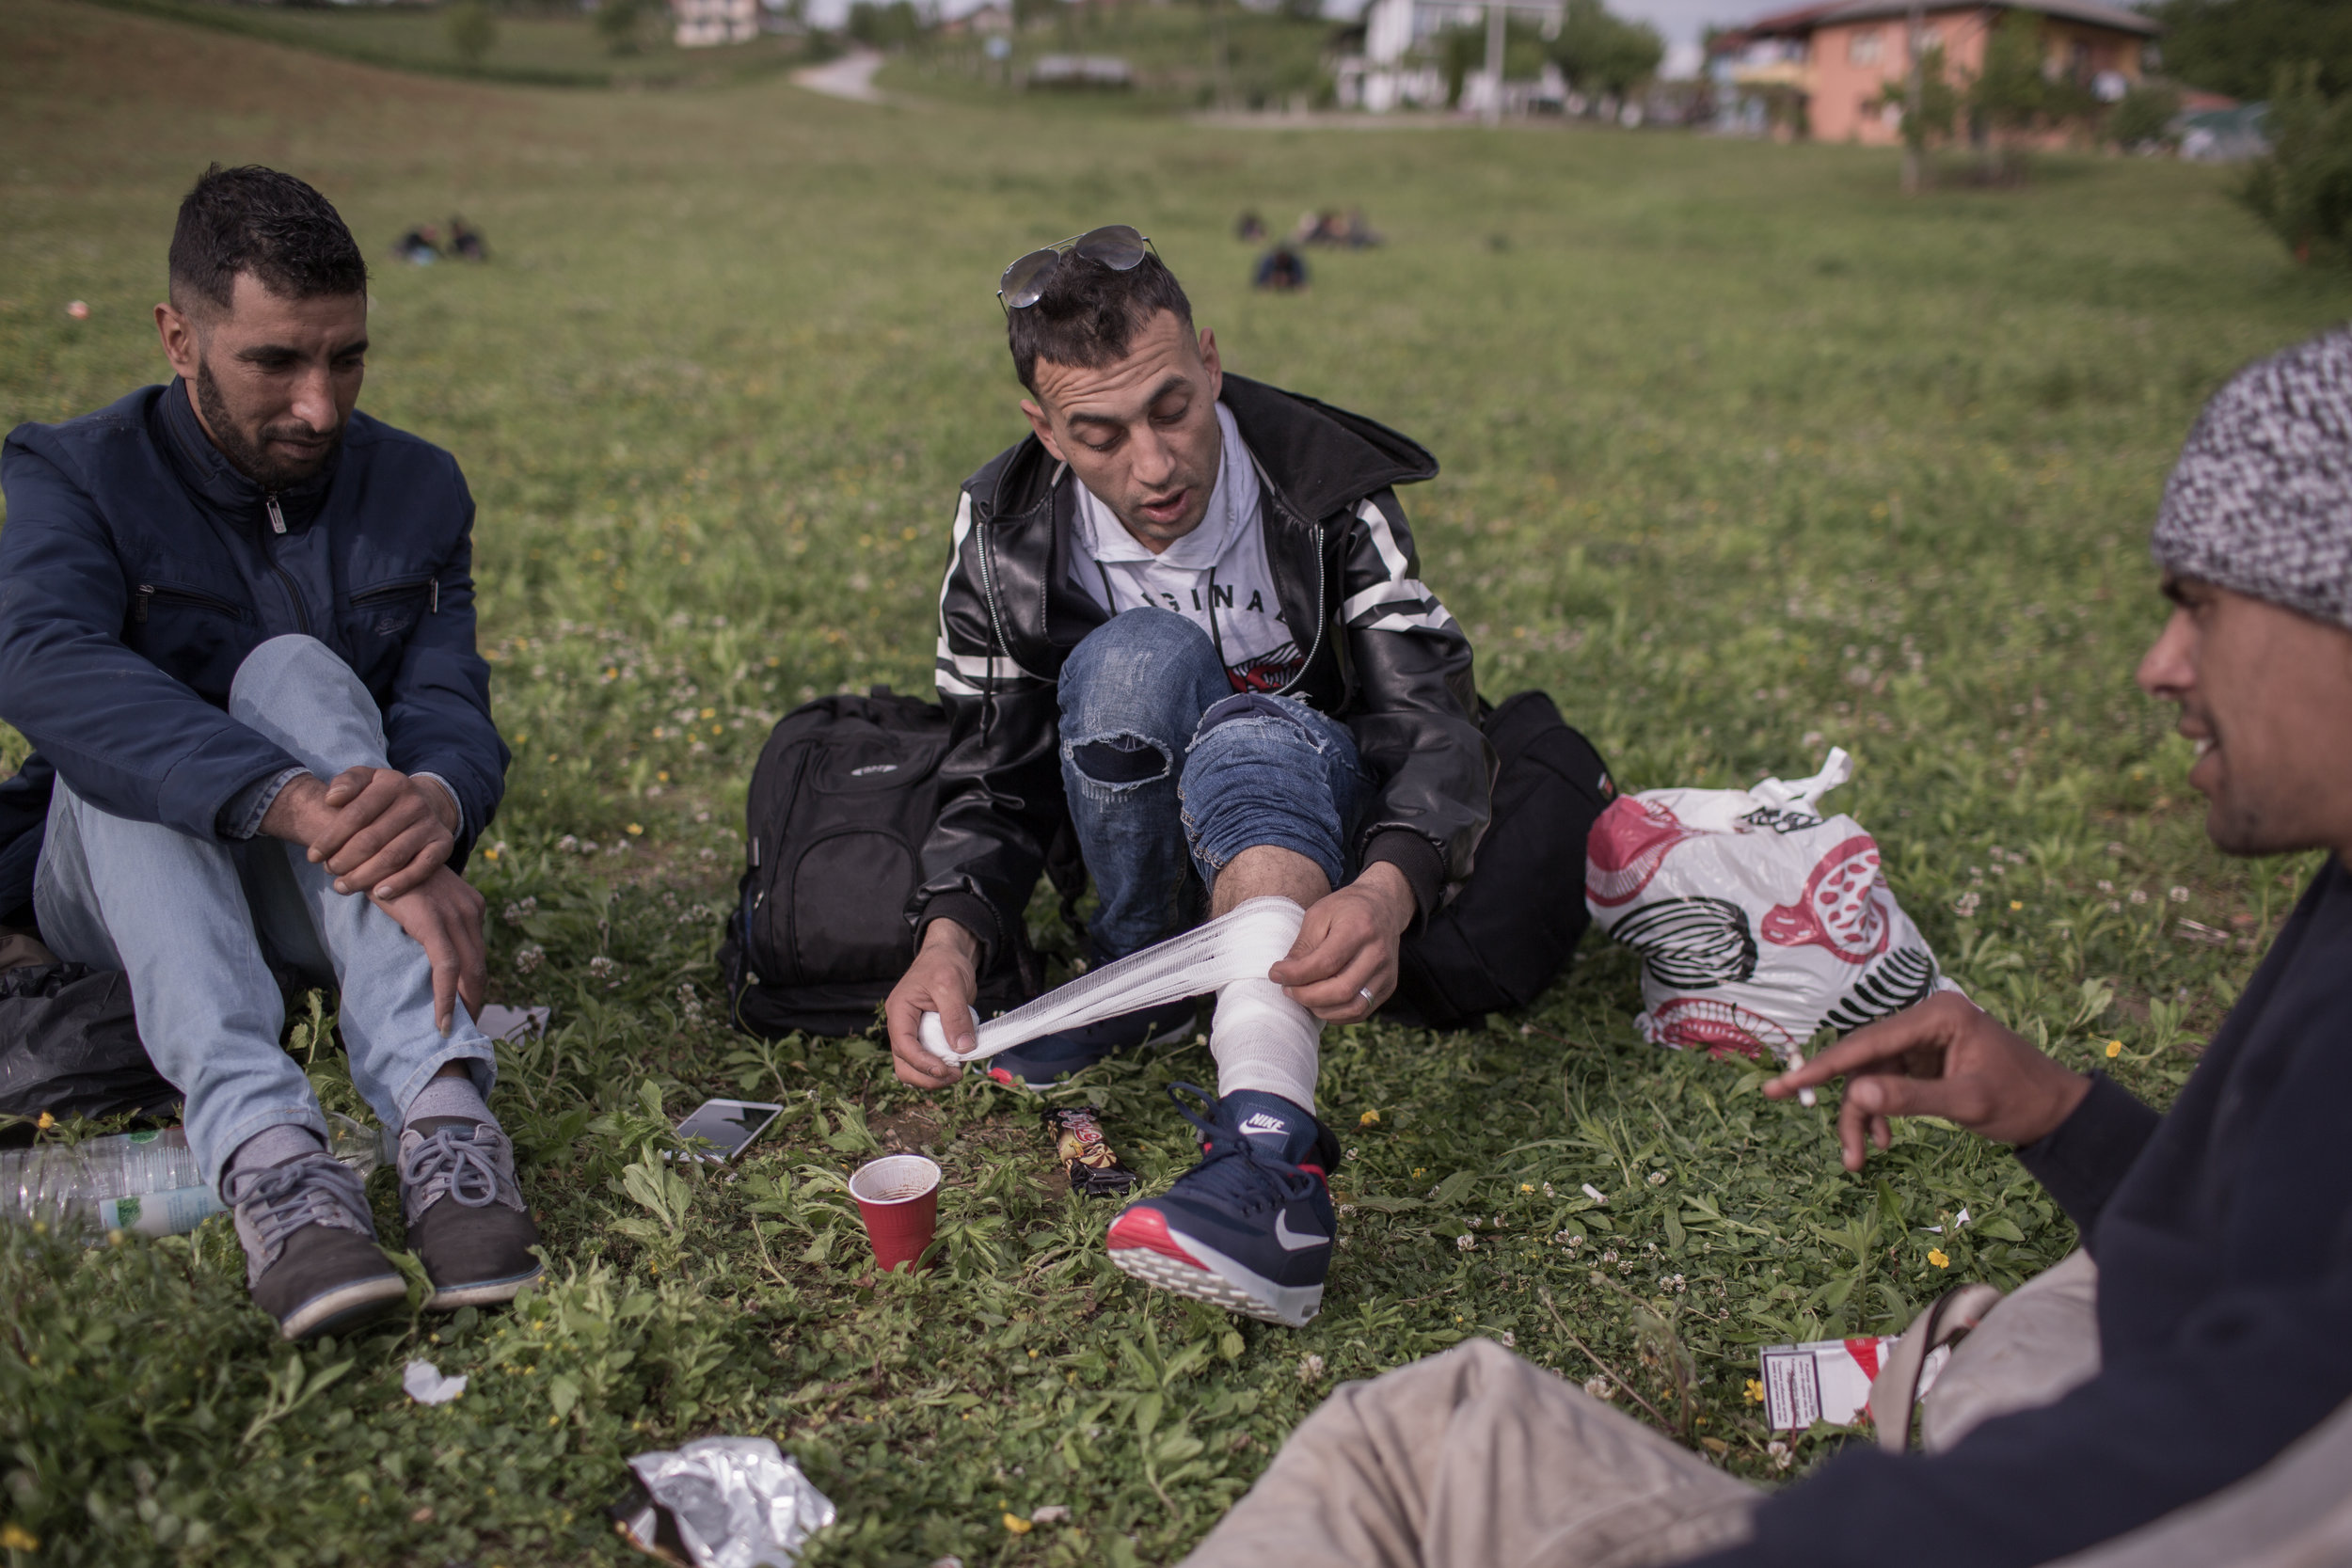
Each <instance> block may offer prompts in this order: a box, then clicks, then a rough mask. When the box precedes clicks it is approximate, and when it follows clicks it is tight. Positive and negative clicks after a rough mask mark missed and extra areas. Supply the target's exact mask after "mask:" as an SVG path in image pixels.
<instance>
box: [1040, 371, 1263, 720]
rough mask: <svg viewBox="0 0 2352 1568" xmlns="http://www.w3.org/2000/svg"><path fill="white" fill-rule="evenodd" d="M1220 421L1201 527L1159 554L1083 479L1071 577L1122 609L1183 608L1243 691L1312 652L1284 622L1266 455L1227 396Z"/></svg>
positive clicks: (1101, 601) (1114, 609)
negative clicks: (1253, 448) (1261, 457)
mask: <svg viewBox="0 0 2352 1568" xmlns="http://www.w3.org/2000/svg"><path fill="white" fill-rule="evenodd" d="M1216 423H1217V429H1218V430H1219V431H1221V432H1222V433H1223V435H1224V437H1225V444H1224V451H1223V453H1222V455H1221V457H1220V459H1219V461H1218V463H1217V472H1216V487H1215V488H1214V489H1212V490H1211V491H1210V492H1209V509H1208V512H1207V515H1204V516H1203V517H1202V518H1201V519H1200V527H1199V528H1196V529H1194V530H1193V531H1191V532H1190V533H1187V534H1185V535H1184V537H1183V538H1182V539H1179V540H1177V541H1176V542H1175V543H1174V544H1172V545H1170V546H1168V548H1167V549H1165V550H1162V551H1161V552H1160V553H1159V554H1157V555H1154V554H1152V552H1151V551H1150V550H1148V549H1146V548H1144V547H1143V546H1142V545H1141V544H1140V543H1138V542H1137V540H1136V536H1135V535H1134V534H1132V533H1129V532H1128V531H1127V525H1126V524H1124V523H1122V522H1120V520H1119V515H1118V514H1117V513H1115V512H1113V511H1112V510H1111V509H1110V508H1109V507H1107V506H1105V505H1104V504H1103V502H1102V501H1101V500H1100V499H1098V498H1097V497H1096V496H1095V494H1094V492H1093V491H1091V490H1089V489H1088V488H1087V487H1086V486H1085V484H1083V483H1081V484H1080V485H1079V486H1078V509H1077V515H1076V517H1075V518H1074V519H1073V529H1072V531H1073V535H1074V537H1073V539H1072V540H1071V546H1072V547H1071V550H1070V580H1071V581H1072V583H1073V584H1074V585H1076V586H1077V587H1079V588H1081V589H1083V590H1085V591H1086V594H1087V595H1088V596H1089V598H1091V599H1093V601H1094V602H1095V603H1096V604H1098V605H1101V606H1102V607H1103V608H1104V610H1109V611H1110V612H1111V613H1112V614H1114V615H1116V614H1118V613H1120V611H1122V610H1141V609H1143V608H1145V607H1147V606H1149V607H1151V608H1153V609H1158V610H1174V611H1175V612H1176V613H1177V614H1179V615H1182V616H1183V617H1184V619H1185V620H1187V621H1190V622H1191V623H1193V625H1195V626H1199V627H1200V629H1201V630H1202V631H1205V632H1207V633H1208V634H1209V637H1210V639H1211V640H1212V641H1215V642H1216V646H1217V656H1218V657H1219V658H1220V659H1221V660H1222V661H1223V663H1224V665H1225V677H1226V679H1227V680H1229V681H1231V682H1232V686H1233V689H1234V690H1236V691H1272V690H1275V689H1278V688H1279V687H1280V686H1282V685H1283V683H1284V682H1286V681H1288V680H1290V679H1291V678H1292V677H1293V676H1294V675H1295V674H1296V673H1298V668H1299V665H1300V664H1301V663H1302V662H1303V661H1304V656H1302V655H1301V653H1300V652H1299V647H1298V641H1297V639H1296V638H1295V637H1294V636H1293V635H1292V634H1291V628H1290V627H1289V626H1287V625H1285V624H1284V623H1283V620H1282V605H1281V601H1280V599H1279V598H1278V597H1277V596H1276V594H1275V592H1274V574H1273V572H1272V571H1271V570H1270V569H1269V568H1268V566H1267V564H1266V553H1265V530H1264V529H1263V527H1262V526H1261V510H1260V502H1261V497H1260V494H1259V487H1258V466H1257V463H1256V461H1255V460H1254V459H1253V458H1252V457H1251V456H1250V455H1249V449H1248V446H1246V445H1244V444H1243V442H1242V438H1241V428H1240V426H1238V425H1236V424H1235V423H1234V422H1233V414H1232V410H1231V409H1229V408H1227V407H1226V406H1225V405H1224V404H1221V403H1220V404H1217V405H1216Z"/></svg>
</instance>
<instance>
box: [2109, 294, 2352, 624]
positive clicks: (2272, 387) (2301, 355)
mask: <svg viewBox="0 0 2352 1568" xmlns="http://www.w3.org/2000/svg"><path fill="white" fill-rule="evenodd" d="M2151 550H2152V552H2153V554H2154V556H2155V558H2156V564H2157V565H2158V566H2161V567H2162V568H2164V570H2166V571H2167V572H2169V573H2172V574H2174V575H2176V576H2179V577H2186V578H2200V579H2201V580H2202V581H2205V582H2210V583H2214V584H2217V586H2219V587H2223V588H2229V589H2234V590H2235V591H2236V592H2238V593H2241V594H2250V595H2251V596H2253V597H2255V598H2258V599H2265V600H2267V601H2269V602H2270V603H2272V604H2279V605H2284V606H2285V607H2287V608H2288V609H2290V610H2300V611H2302V612H2303V613H2304V614H2306V615H2310V616H2313V617H2315V618H2317V619H2319V620H2322V621H2329V622H2332V623H2334V624H2335V625H2337V626H2352V330H2339V331H2335V332H2330V333H2328V334H2326V335H2325V336H2323V337H2318V338H2314V339H2312V341H2309V342H2307V343H2301V344H2298V345H2296V347H2294V348H2291V349H2288V350H2287V351H2286V352H2285V353H2283V354H2279V355H2274V356H2271V357H2270V358H2268V359H2265V360H2262V361H2261V362H2260V363H2258V364H2254V365H2251V366H2249V367H2248V368H2247V369H2245V370H2243V371H2241V372H2238V373H2237V374H2236V375H2235V376H2234V377H2233V378H2232V379H2231V381H2230V383H2229V385H2228V386H2226V387H2224V388H2221V390H2220V391H2218V392H2217V393H2215V394H2214V398H2213V401H2212V402H2211V403H2208V404H2206V405H2205V411H2204V413H2202V414H2201V415H2200V416H2199V417H2198V420H2197V427H2196V429H2194V430H2192V431H2191V432H2190V433H2189V437H2188V444H2187V445H2186V446H2185V447H2184V448H2183V449H2182V451H2181V460H2180V462H2179V463H2178V464H2176V465H2175V466H2174V467H2173V469H2172V477H2171V478H2170V479H2169V481H2167V482H2166V483H2165V487H2164V504H2163V506H2162V507H2161V509H2159V511H2158V512H2157V514H2156V531H2155V537H2154V539H2153V541H2152V542H2151Z"/></svg>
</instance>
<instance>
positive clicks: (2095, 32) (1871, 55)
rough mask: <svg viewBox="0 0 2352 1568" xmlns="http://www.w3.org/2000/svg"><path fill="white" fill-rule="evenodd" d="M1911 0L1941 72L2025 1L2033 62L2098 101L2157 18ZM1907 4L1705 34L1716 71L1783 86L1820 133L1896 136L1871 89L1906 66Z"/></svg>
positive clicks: (1816, 13)
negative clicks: (2033, 35)
mask: <svg viewBox="0 0 2352 1568" xmlns="http://www.w3.org/2000/svg"><path fill="white" fill-rule="evenodd" d="M1921 9H1922V12H1923V19H1922V24H1921V26H1920V29H1919V31H1920V48H1921V50H1922V52H1923V53H1924V52H1925V51H1928V50H1932V49H1937V48H1941V49H1942V50H1943V52H1944V71H1945V75H1946V78H1947V80H1950V81H1954V82H1961V83H1964V82H1966V81H1967V80H1969V79H1970V78H1971V77H1973V76H1975V75H1976V73H1977V71H1978V69H1979V67H1980V66H1981V65H1982V64H1983V62H1984V48H1985V41H1986V40H1987V39H1988V38H1989V37H1990V36H1991V34H1992V32H1993V29H1994V27H1997V26H1998V25H2000V22H2001V18H2002V17H2003V16H2004V15H2005V14H2006V13H2008V12H2010V11H2013V10H2015V11H2028V12H2031V13H2033V14H2035V15H2037V16H2040V17H2041V18H2042V45H2043V49H2044V50H2045V54H2044V55H2043V58H2042V73H2043V74H2044V75H2046V76H2048V77H2050V78H2051V79H2052V80H2058V79H2060V78H2064V79H2067V80H2071V81H2074V82H2075V83H2077V84H2079V85H2081V86H2083V87H2089V88H2090V89H2091V90H2093V91H2094V92H2096V93H2097V94H2098V95H2099V96H2100V97H2101V98H2103V99H2106V100H2109V101H2112V100H2114V99H2117V98H2121V97H2122V96H2123V94H2124V93H2125V92H2127V91H2129V90H2130V89H2131V88H2132V87H2135V86H2137V84H2138V82H2139V80H2140V75H2141V56H2142V55H2144V54H2145V53H2146V50H2147V45H2148V43H2149V40H2152V39H2153V38H2154V37H2155V36H2156V34H2157V33H2158V32H2159V31H2160V30H2161V29H2159V28H2158V27H2157V25H2156V24H2155V23H2153V21H2151V20H2149V19H2148V18H2147V17H2145V16H2142V15H2140V14H2139V13H2138V12H2137V11H2129V10H2125V9H2123V8H2122V7H2120V6H2109V5H2104V4H2102V3H2101V0H1993V3H1989V4H1988V3H1986V0H1923V4H1922V7H1921ZM1910 13H1911V8H1910V6H1909V4H1908V3H1907V0H1850V3H1848V4H1843V5H1826V6H1823V5H1816V6H1807V7H1805V8H1803V9H1801V10H1795V11H1783V12H1779V13H1777V14H1775V15H1772V16H1766V17H1759V18H1758V19H1757V20H1756V21H1755V22H1752V23H1750V24H1748V25H1747V26H1745V27H1742V28H1740V29H1738V30H1736V31H1733V32H1729V33H1724V34H1722V35H1719V36H1718V37H1717V38H1716V40H1714V43H1713V45H1712V48H1711V50H1710V53H1711V54H1712V55H1713V56H1714V61H1713V63H1714V66H1715V74H1716V76H1717V79H1718V80H1719V81H1727V84H1728V85H1729V86H1730V87H1733V88H1734V89H1735V90H1736V89H1738V88H1740V87H1754V88H1765V87H1771V88H1779V89H1783V90H1793V91H1794V92H1795V93H1797V94H1798V95H1799V96H1800V97H1801V98H1802V99H1803V101H1804V110H1805V122H1806V126H1807V129H1808V130H1809V131H1810V132H1811V134H1812V135H1813V136H1815V137H1816V138H1817V139H1819V140H1821V141H1851V142H1861V143H1864V144H1865V145H1869V146H1885V145H1891V144H1893V143H1895V142H1898V141H1900V140H1901V139H1902V111H1901V109H1900V108H1899V107H1894V106H1887V105H1885V104H1883V103H1882V101H1883V99H1884V98H1885V97H1886V95H1887V89H1888V88H1889V87H1893V88H1894V89H1895V95H1896V96H1897V97H1898V98H1899V97H1900V96H1901V89H1902V84H1903V82H1904V80H1905V78H1906V77H1907V76H1908V75H1909V73H1910V71H1911V26H1910Z"/></svg>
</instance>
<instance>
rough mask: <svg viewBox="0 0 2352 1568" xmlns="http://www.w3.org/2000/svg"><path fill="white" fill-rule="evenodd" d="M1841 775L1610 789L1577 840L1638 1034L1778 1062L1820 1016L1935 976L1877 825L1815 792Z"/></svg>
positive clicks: (1836, 770) (1870, 1003)
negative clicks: (1628, 970)
mask: <svg viewBox="0 0 2352 1568" xmlns="http://www.w3.org/2000/svg"><path fill="white" fill-rule="evenodd" d="M1852 776H1853V761H1852V759H1851V758H1850V757H1848V756H1847V755H1846V753H1845V752H1843V751H1842V750H1832V751H1831V752H1830V754H1829V757H1828V760H1827V761H1826V763H1824V765H1823V766H1822V768H1821V770H1820V772H1819V773H1816V774H1814V775H1813V777H1811V778H1809V779H1797V780H1794V781H1783V780H1780V779H1766V780H1765V781H1764V782H1763V783H1762V784H1757V785H1756V787H1755V788H1754V789H1652V790H1646V791H1645V792H1644V793H1642V794H1639V795H1621V796H1619V797H1618V798H1617V799H1616V800H1614V801H1613V802H1612V803H1611V805H1610V807H1609V809H1608V810H1607V811H1605V812H1602V813H1601V814H1600V820H1599V821H1597V822H1596V823H1595V824H1594V825H1593V832H1592V837H1591V838H1590V840H1589V841H1588V842H1587V844H1586V847H1585V854H1586V860H1585V867H1584V897H1585V902H1586V903H1587V904H1588V905H1589V906H1590V907H1591V909H1592V911H1593V920H1594V923H1595V924H1596V925H1597V926H1599V927H1600V928H1601V929H1602V930H1604V931H1606V932H1608V933H1609V935H1611V936H1612V937H1613V938H1615V939H1616V940H1617V941H1619V942H1624V943H1626V944H1627V945H1628V946H1629V947H1632V948H1633V949H1635V950H1636V951H1637V952H1639V953H1640V954H1641V955H1642V1001H1643V1003H1644V1005H1645V1011H1644V1012H1643V1013H1642V1015H1641V1017H1639V1018H1638V1019H1636V1020H1635V1021H1634V1022H1635V1024H1636V1026H1638V1027H1639V1028H1640V1029H1641V1031H1642V1037H1643V1038H1645V1039H1646V1040H1648V1041H1650V1043H1652V1044H1653V1045H1667V1046H1673V1047H1675V1048H1677V1049H1684V1048H1690V1049H1696V1050H1703V1051H1706V1052H1708V1053H1711V1054H1714V1055H1718V1056H1722V1055H1727V1054H1730V1053H1738V1054H1740V1055H1743V1056H1751V1057H1755V1058H1756V1059H1757V1060H1764V1059H1767V1058H1768V1057H1777V1058H1779V1059H1780V1060H1781V1061H1784V1062H1785V1061H1788V1059H1789V1058H1790V1057H1791V1056H1792V1055H1794V1054H1795V1053H1797V1052H1798V1051H1799V1050H1801V1049H1802V1048H1803V1047H1804V1043H1805V1041H1807V1040H1808V1039H1811V1038H1812V1037H1813V1036H1814V1034H1815V1033H1816V1032H1817V1031H1819V1030H1821V1029H1824V1028H1827V1029H1835V1030H1836V1031H1837V1033H1839V1034H1841V1035H1842V1034H1844V1033H1846V1032H1847V1031H1848V1030H1851V1029H1854V1028H1857V1027H1859V1026H1860V1025H1862V1024H1864V1023H1867V1022H1869V1021H1870V1020H1872V1019H1874V1018H1879V1017H1883V1016H1884V1015H1885V1014H1887V1013H1892V1012H1899V1011H1900V1010H1901V1009H1902V1008H1904V1007H1908V1006H1911V1005H1912V1004H1913V1003H1915V1002H1917V1001H1920V1000H1922V999H1924V998H1926V997H1927V996H1928V995H1930V994H1931V993H1932V992H1934V991H1936V990H1947V989H1957V988H1956V987H1953V986H1952V984H1951V982H1950V981H1948V980H1946V979H1945V978H1944V977H1943V974H1942V972H1941V971H1940V970H1939V969H1938V968H1937V966H1936V962H1935V955H1934V954H1932V953H1931V952H1930V951H1928V943H1927V939H1926V938H1924V937H1922V936H1921V935H1920V934H1919V928H1918V927H1916V926H1914V925H1913V924H1912V923H1911V917H1910V916H1909V915H1907V914H1905V913H1903V911H1902V910H1901V909H1900V908H1899V907H1898V906H1897V904H1896V903H1895V895H1893V894H1892V893H1890V892H1889V891H1888V890H1887V886H1886V878H1885V876H1884V874H1883V872H1882V871H1881V870H1880V867H1879V847H1878V842H1877V840H1875V839H1873V838H1872V837H1871V836H1870V835H1869V834H1868V833H1867V832H1863V830H1862V825H1861V824H1860V823H1858V822H1856V821H1855V820H1854V819H1853V818H1852V817H1851V816H1822V815H1821V811H1820V799H1821V797H1822V796H1824V795H1827V794H1828V793H1829V792H1830V791H1831V790H1833V789H1835V788H1836V787H1837V786H1838V785H1839V784H1844V783H1845V782H1846V781H1847V780H1848V779H1850V778H1851V777H1852Z"/></svg>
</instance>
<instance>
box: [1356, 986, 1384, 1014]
mask: <svg viewBox="0 0 2352 1568" xmlns="http://www.w3.org/2000/svg"><path fill="white" fill-rule="evenodd" d="M1356 994H1357V995H1359V996H1360V997H1362V998H1363V999H1364V1011H1366V1012H1370V1011H1372V1009H1373V1008H1375V1007H1376V1006H1379V1005H1380V1004H1379V1002H1378V1001H1376V1000H1375V998H1374V996H1373V994H1372V988H1371V987H1370V986H1358V987H1357V988H1356Z"/></svg>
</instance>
